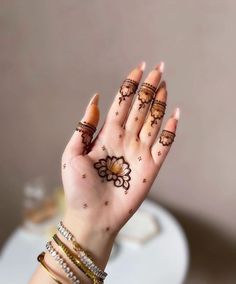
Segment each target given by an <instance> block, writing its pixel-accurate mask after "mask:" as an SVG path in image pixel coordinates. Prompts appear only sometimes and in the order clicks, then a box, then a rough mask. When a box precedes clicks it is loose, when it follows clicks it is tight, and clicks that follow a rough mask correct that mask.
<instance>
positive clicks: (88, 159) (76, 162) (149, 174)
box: [62, 64, 179, 232]
mask: <svg viewBox="0 0 236 284" xmlns="http://www.w3.org/2000/svg"><path fill="white" fill-rule="evenodd" d="M163 67H164V66H163V64H159V65H158V66H157V67H156V68H155V69H154V70H152V71H151V72H150V73H149V74H148V76H147V78H146V80H145V81H144V83H143V84H142V85H141V87H140V88H139V91H138V92H137V94H136V90H137V88H138V84H139V82H140V81H141V78H142V74H143V70H144V64H140V65H139V66H138V67H137V68H135V69H133V70H132V71H131V72H130V74H129V75H128V77H127V79H126V80H125V81H124V82H123V84H122V86H121V88H120V89H119V91H118V93H117V95H116V97H115V99H114V102H113V104H112V106H111V108H110V110H109V112H108V115H107V118H106V121H105V124H104V126H103V127H102V129H101V131H100V132H99V133H98V135H97V137H96V138H95V140H94V141H92V143H90V142H91V139H92V134H93V128H94V126H97V123H98V106H97V104H98V96H97V95H96V96H95V97H93V99H92V100H91V102H90V104H89V105H88V107H87V110H86V113H85V116H84V118H83V120H82V123H80V124H79V126H78V129H77V130H78V131H75V133H74V134H73V136H72V138H71V140H70V142H69V143H68V145H67V147H66V149H65V151H64V154H63V157H62V178H63V184H64V189H65V196H66V206H67V210H72V211H73V212H74V214H75V215H76V216H77V217H78V219H80V220H83V221H82V222H83V223H84V224H85V223H88V222H89V223H90V224H91V223H92V224H93V226H95V227H96V228H97V230H102V231H104V232H118V231H119V230H120V229H121V227H122V226H123V225H124V223H125V222H127V220H128V219H129V218H130V217H131V216H132V215H133V213H134V212H135V211H136V210H137V208H138V207H139V206H140V204H141V203H142V202H143V200H144V199H145V197H146V196H147V194H148V192H149V190H150V188H151V185H152V183H153V181H154V180H155V178H156V176H157V174H158V171H159V169H160V167H161V165H162V163H163V161H164V159H165V157H166V155H167V153H168V151H169V149H170V146H171V144H172V142H173V140H174V136H175V135H174V133H175V131H176V126H177V121H178V118H179V110H178V109H176V110H175V112H174V114H173V115H172V117H171V118H169V120H168V121H167V123H166V126H165V128H164V129H165V130H164V131H163V132H162V133H161V135H160V137H158V138H157V136H158V133H159V130H160V127H161V123H162V119H163V116H164V113H165V103H166V99H167V90H166V84H165V82H164V81H161V75H162V72H163Z"/></svg>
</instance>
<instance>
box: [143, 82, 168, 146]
mask: <svg viewBox="0 0 236 284" xmlns="http://www.w3.org/2000/svg"><path fill="white" fill-rule="evenodd" d="M166 100H167V90H166V83H165V82H164V81H162V82H161V84H160V86H159V88H158V90H157V94H156V97H155V99H154V100H153V101H152V105H151V107H150V110H149V112H148V114H147V118H146V120H145V123H144V125H143V127H142V129H141V131H140V134H139V137H140V140H141V141H142V142H143V143H145V144H147V145H148V146H151V145H152V144H153V142H154V141H155V139H156V136H157V134H158V132H159V130H160V127H161V123H162V120H163V117H164V114H165V110H166Z"/></svg>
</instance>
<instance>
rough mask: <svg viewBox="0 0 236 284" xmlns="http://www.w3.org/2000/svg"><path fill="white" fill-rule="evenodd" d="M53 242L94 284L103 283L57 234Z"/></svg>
mask: <svg viewBox="0 0 236 284" xmlns="http://www.w3.org/2000/svg"><path fill="white" fill-rule="evenodd" d="M53 240H54V241H55V242H56V244H57V245H58V246H59V247H60V249H61V250H62V251H63V252H64V253H65V254H66V256H67V257H68V258H69V259H70V260H71V261H72V262H73V263H74V264H75V265H76V267H78V268H79V269H80V270H81V271H82V272H83V273H84V274H85V275H87V276H88V278H90V279H91V280H92V281H93V284H101V283H103V280H102V279H98V278H97V277H96V275H95V274H94V273H92V272H91V271H90V270H89V269H88V268H87V267H86V266H85V265H84V264H83V263H82V262H81V261H80V260H79V259H78V257H77V255H76V254H75V253H73V252H72V251H71V250H70V249H69V248H68V247H67V246H66V245H65V244H64V243H63V242H62V241H61V240H60V239H59V238H58V236H57V235H56V234H55V235H54V236H53Z"/></svg>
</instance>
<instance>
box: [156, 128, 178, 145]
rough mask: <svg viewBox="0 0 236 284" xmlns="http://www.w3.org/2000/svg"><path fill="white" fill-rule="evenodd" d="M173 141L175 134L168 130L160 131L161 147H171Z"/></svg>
mask: <svg viewBox="0 0 236 284" xmlns="http://www.w3.org/2000/svg"><path fill="white" fill-rule="evenodd" d="M174 140H175V133H174V132H171V131H169V130H162V133H161V136H160V140H159V142H160V143H161V144H162V145H163V146H169V145H171V144H172V143H173V142H174Z"/></svg>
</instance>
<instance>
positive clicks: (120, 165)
mask: <svg viewBox="0 0 236 284" xmlns="http://www.w3.org/2000/svg"><path fill="white" fill-rule="evenodd" d="M94 168H95V169H97V171H98V175H99V176H100V177H102V178H105V179H106V180H107V181H113V184H114V186H116V187H123V188H124V189H126V191H127V190H128V189H129V187H130V184H129V181H130V180H131V177H130V173H131V169H130V166H129V163H127V162H126V161H125V159H124V157H115V156H112V157H110V156H107V157H106V158H105V159H100V160H98V162H97V163H95V164H94Z"/></svg>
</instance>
